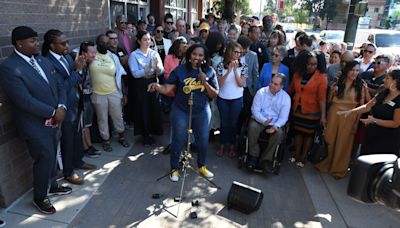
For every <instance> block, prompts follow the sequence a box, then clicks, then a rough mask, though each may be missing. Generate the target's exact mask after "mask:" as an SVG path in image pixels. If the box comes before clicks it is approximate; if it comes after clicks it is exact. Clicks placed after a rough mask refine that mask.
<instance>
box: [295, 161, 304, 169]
mask: <svg viewBox="0 0 400 228" xmlns="http://www.w3.org/2000/svg"><path fill="white" fill-rule="evenodd" d="M296 166H297V167H299V168H303V167H304V162H297V163H296Z"/></svg>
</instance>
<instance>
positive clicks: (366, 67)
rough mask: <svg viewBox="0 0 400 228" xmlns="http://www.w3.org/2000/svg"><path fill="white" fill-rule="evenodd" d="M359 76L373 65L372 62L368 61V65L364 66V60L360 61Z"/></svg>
mask: <svg viewBox="0 0 400 228" xmlns="http://www.w3.org/2000/svg"><path fill="white" fill-rule="evenodd" d="M359 62H360V74H361V73H362V72H364V71H366V70H367V69H368V67H369V66H370V65H371V64H372V63H373V60H372V59H371V61H369V63H367V64H365V63H364V59H360V60H359Z"/></svg>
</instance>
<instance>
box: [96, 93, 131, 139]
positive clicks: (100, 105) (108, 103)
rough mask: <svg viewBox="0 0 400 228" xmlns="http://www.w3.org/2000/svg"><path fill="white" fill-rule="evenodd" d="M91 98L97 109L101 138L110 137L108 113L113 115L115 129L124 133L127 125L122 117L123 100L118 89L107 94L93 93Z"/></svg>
mask: <svg viewBox="0 0 400 228" xmlns="http://www.w3.org/2000/svg"><path fill="white" fill-rule="evenodd" d="M91 100H92V103H93V107H94V109H95V110H96V115H97V124H98V126H99V131H100V136H101V138H102V139H103V140H109V139H110V133H109V132H110V131H109V126H108V115H110V116H111V119H112V121H113V124H114V128H115V130H116V131H117V132H118V133H123V132H124V130H125V127H124V121H123V119H122V101H121V95H120V94H119V93H118V91H115V92H113V93H111V94H107V95H99V94H96V93H93V94H92V96H91Z"/></svg>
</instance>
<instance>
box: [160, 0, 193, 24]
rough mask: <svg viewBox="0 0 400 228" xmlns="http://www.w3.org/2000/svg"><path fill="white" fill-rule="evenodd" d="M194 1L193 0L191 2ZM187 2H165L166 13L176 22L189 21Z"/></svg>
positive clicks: (181, 0) (174, 0) (178, 0)
mask: <svg viewBox="0 0 400 228" xmlns="http://www.w3.org/2000/svg"><path fill="white" fill-rule="evenodd" d="M190 1H192V0H190ZM186 6H187V0H165V13H171V14H172V16H173V17H174V20H175V21H176V19H178V18H183V19H185V20H186V19H187V10H186Z"/></svg>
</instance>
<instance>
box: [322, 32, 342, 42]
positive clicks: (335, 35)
mask: <svg viewBox="0 0 400 228" xmlns="http://www.w3.org/2000/svg"><path fill="white" fill-rule="evenodd" d="M319 37H320V38H321V39H322V40H324V41H326V42H327V43H341V42H343V39H344V31H342V30H323V31H321V32H320V33H319Z"/></svg>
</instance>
